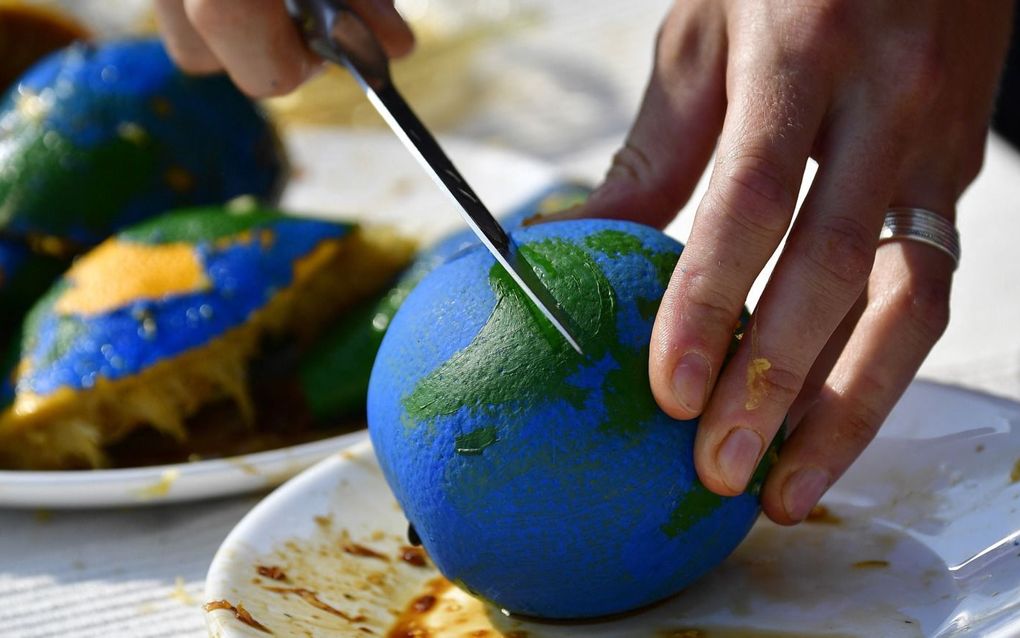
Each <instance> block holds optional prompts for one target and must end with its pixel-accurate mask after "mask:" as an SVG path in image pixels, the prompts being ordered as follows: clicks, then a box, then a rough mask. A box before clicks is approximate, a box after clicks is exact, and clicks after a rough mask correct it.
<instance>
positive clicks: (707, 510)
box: [662, 483, 723, 538]
mask: <svg viewBox="0 0 1020 638" xmlns="http://www.w3.org/2000/svg"><path fill="white" fill-rule="evenodd" d="M722 503H723V497H722V496H719V495H718V494H715V493H713V492H709V491H708V489H707V488H706V487H705V486H704V485H702V484H701V483H697V484H695V485H694V487H692V488H691V491H690V492H688V493H687V494H685V495H684V497H683V498H681V499H680V502H678V503H677V506H676V509H674V510H673V513H672V514H670V515H669V520H668V521H666V523H665V524H664V525H663V526H662V532H663V533H664V534H665V535H666V536H669V537H670V538H673V537H674V536H677V535H678V534H682V533H683V532H686V531H687V530H689V529H690V528H691V527H692V526H693V525H694V524H695V523H697V522H698V521H701V520H704V519H706V518H708V516H709V515H710V514H711V513H712V511H713V510H715V508H717V507H719V506H720V505H722Z"/></svg>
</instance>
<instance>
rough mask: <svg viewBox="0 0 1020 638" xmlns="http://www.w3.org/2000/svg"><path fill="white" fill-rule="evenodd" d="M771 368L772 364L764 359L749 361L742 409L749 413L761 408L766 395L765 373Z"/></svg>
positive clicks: (758, 358)
mask: <svg viewBox="0 0 1020 638" xmlns="http://www.w3.org/2000/svg"><path fill="white" fill-rule="evenodd" d="M771 367H772V362H771V361H769V360H768V359H766V358H765V357H757V358H754V359H751V362H750V363H748V364H747V401H745V402H744V409H745V410H747V411H748V412H750V411H751V410H757V409H758V407H759V406H761V403H762V401H764V400H765V396H766V394H768V385H767V379H766V378H765V373H766V372H768V371H769V369H770V368H771Z"/></svg>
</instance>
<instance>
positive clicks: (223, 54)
mask: <svg viewBox="0 0 1020 638" xmlns="http://www.w3.org/2000/svg"><path fill="white" fill-rule="evenodd" d="M184 10H185V13H186V14H187V16H188V19H189V20H190V22H191V24H192V26H193V27H194V29H195V31H196V32H197V33H198V34H199V35H200V36H201V37H202V39H203V40H204V41H205V43H206V45H207V46H208V47H209V50H210V51H212V53H213V54H214V55H215V56H216V58H217V59H218V60H219V61H220V63H221V64H222V65H223V68H224V69H226V71H227V73H229V74H230V77H231V79H232V80H233V81H234V83H235V84H237V86H238V88H240V89H241V90H242V91H244V92H245V93H248V94H249V95H252V96H256V97H265V96H271V95H282V94H284V93H287V92H289V91H291V90H293V89H294V88H296V87H297V86H298V85H299V84H301V82H303V81H304V80H305V78H307V77H308V76H309V75H310V74H311V73H312V71H313V70H314V69H315V68H316V67H317V66H318V60H317V59H316V58H315V56H313V55H312V53H311V52H310V51H309V50H308V49H307V48H306V47H305V45H304V43H303V42H302V41H301V38H300V36H299V35H298V31H297V29H296V28H295V26H294V24H293V22H292V21H291V19H290V16H289V15H288V14H287V10H286V8H285V7H284V5H283V3H282V2H281V1H280V0H184Z"/></svg>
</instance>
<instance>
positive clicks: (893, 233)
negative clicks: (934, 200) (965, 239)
mask: <svg viewBox="0 0 1020 638" xmlns="http://www.w3.org/2000/svg"><path fill="white" fill-rule="evenodd" d="M878 239H879V241H888V240H892V239H909V240H912V241H919V242H921V243H922V244H927V245H929V246H931V247H932V248H938V249H939V250H941V251H942V252H944V253H945V254H947V255H949V257H950V259H952V260H953V269H954V270H955V269H956V267H957V266H958V265H960V234H959V233H958V232H956V228H955V227H954V226H953V225H952V224H951V223H949V220H947V219H946V218H945V217H943V216H942V215H939V214H938V213H934V212H932V211H930V210H925V209H923V208H890V209H889V210H887V211H886V213H885V220H884V221H883V222H882V232H881V233H880V234H879V236H878Z"/></svg>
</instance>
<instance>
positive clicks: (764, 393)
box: [745, 356, 805, 408]
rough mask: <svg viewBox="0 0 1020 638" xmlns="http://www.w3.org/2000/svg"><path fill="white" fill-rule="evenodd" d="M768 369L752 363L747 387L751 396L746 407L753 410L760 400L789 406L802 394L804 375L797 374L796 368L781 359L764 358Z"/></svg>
mask: <svg viewBox="0 0 1020 638" xmlns="http://www.w3.org/2000/svg"><path fill="white" fill-rule="evenodd" d="M762 359H764V360H765V361H767V362H768V364H769V365H768V367H767V368H765V369H764V370H762V371H760V372H757V371H758V370H761V368H759V367H758V366H756V365H755V364H754V362H753V361H752V364H751V367H750V368H748V373H747V381H748V383H747V386H748V391H749V393H750V395H751V398H750V399H749V401H748V403H747V405H746V406H745V407H747V408H752V407H754V404H755V403H757V402H758V401H759V400H760V399H765V398H767V399H768V401H769V402H770V403H773V404H779V405H783V406H789V405H790V404H791V403H793V400H794V399H795V398H796V397H797V395H798V394H800V390H801V388H802V387H803V385H804V376H805V375H804V374H802V373H798V372H796V369H795V366H793V365H792V364H791V363H790V362H787V361H784V360H783V359H782V358H779V357H773V356H768V357H762Z"/></svg>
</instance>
